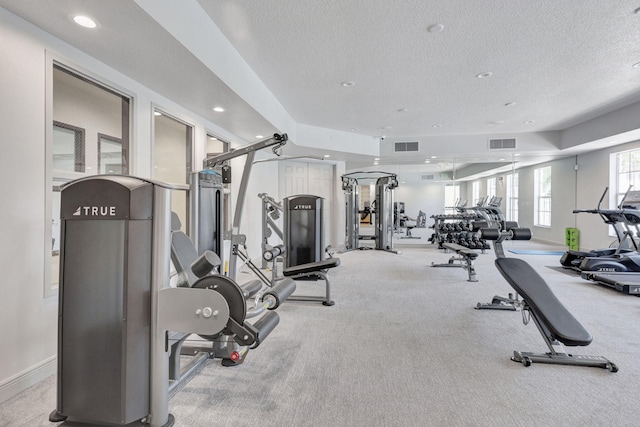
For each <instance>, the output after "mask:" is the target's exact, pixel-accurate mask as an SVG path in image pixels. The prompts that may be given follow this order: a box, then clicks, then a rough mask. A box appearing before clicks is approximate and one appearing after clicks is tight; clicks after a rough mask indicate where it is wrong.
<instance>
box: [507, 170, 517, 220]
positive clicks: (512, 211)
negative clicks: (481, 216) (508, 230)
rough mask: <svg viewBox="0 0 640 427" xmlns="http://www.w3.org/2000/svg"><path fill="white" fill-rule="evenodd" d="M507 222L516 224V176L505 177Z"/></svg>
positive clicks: (515, 174)
mask: <svg viewBox="0 0 640 427" xmlns="http://www.w3.org/2000/svg"><path fill="white" fill-rule="evenodd" d="M506 216H507V221H516V222H518V174H517V173H513V174H511V175H507V215H506Z"/></svg>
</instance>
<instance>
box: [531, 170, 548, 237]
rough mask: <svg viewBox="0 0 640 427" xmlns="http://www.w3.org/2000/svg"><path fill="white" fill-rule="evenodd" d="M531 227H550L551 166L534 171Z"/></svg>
mask: <svg viewBox="0 0 640 427" xmlns="http://www.w3.org/2000/svg"><path fill="white" fill-rule="evenodd" d="M533 204H534V206H533V209H534V211H533V225H536V226H539V227H551V166H547V167H544V168H540V169H535V170H534V176H533Z"/></svg>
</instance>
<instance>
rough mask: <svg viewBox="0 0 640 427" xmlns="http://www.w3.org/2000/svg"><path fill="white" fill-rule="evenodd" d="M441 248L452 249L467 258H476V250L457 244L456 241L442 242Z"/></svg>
mask: <svg viewBox="0 0 640 427" xmlns="http://www.w3.org/2000/svg"><path fill="white" fill-rule="evenodd" d="M442 247H443V248H446V249H449V250H450V251H454V252H455V253H457V254H460V255H464V256H465V257H467V258H469V259H476V258H478V252H475V251H474V250H472V249H469V248H467V247H464V246H462V245H458V244H457V243H447V242H445V243H443V244H442Z"/></svg>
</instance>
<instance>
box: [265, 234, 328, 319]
mask: <svg viewBox="0 0 640 427" xmlns="http://www.w3.org/2000/svg"><path fill="white" fill-rule="evenodd" d="M327 249H328V248H327ZM286 250H287V249H286V247H285V246H284V245H277V246H273V247H268V248H267V249H266V250H265V251H264V252H263V253H262V257H263V258H264V260H265V261H271V262H273V271H274V272H275V271H277V268H276V259H277V257H278V256H280V255H284V254H285V253H286ZM329 255H330V256H331V253H329ZM339 265H340V258H327V259H324V260H322V261H317V262H309V263H305V264H300V265H295V266H291V267H287V268H285V269H283V270H282V275H283V276H284V278H280V279H278V278H276V277H274V278H273V279H272V281H273V282H274V283H275V282H276V281H280V282H281V281H283V280H296V279H301V280H318V279H320V280H324V282H325V295H324V296H302V295H291V296H289V297H288V298H287V300H289V301H311V302H321V303H322V304H323V305H326V306H332V305H334V304H335V302H333V301H331V284H330V283H329V277H328V276H327V272H328V270H329V269H331V268H335V267H337V266H339Z"/></svg>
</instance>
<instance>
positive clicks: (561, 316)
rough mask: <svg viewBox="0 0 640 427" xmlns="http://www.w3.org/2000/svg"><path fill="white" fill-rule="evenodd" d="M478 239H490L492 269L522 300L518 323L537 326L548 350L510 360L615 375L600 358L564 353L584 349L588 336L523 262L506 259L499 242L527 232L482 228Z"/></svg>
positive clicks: (522, 236) (517, 353)
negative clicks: (572, 366)
mask: <svg viewBox="0 0 640 427" xmlns="http://www.w3.org/2000/svg"><path fill="white" fill-rule="evenodd" d="M481 233H482V237H483V238H485V239H487V240H494V241H495V242H494V246H493V247H494V250H495V253H496V261H495V264H496V267H497V268H498V271H499V272H500V274H502V276H503V277H504V278H505V279H506V280H507V282H509V284H510V285H511V286H512V287H513V289H515V291H516V292H517V293H518V294H519V295H520V296H521V297H522V320H523V322H524V324H525V325H526V324H528V323H529V321H530V319H533V321H534V323H535V324H536V326H537V327H538V330H539V331H540V334H541V335H542V338H543V339H544V341H545V342H546V344H547V346H548V347H549V352H548V353H529V352H521V351H514V352H513V356H512V357H511V360H513V361H514V362H520V363H522V364H523V365H524V366H530V365H531V363H533V362H536V363H553V364H559V365H576V366H591V367H596V368H604V369H608V370H609V371H610V372H617V371H618V367H617V366H616V365H615V364H614V363H613V362H611V361H610V360H608V359H606V358H604V357H602V356H583V355H572V354H569V353H567V352H566V350H565V348H564V346H563V344H564V345H567V346H571V347H576V346H587V345H589V344H590V343H591V341H592V340H593V338H592V337H591V334H590V333H589V332H588V331H587V330H586V329H585V328H584V327H583V326H582V325H581V324H580V322H578V321H577V320H576V318H575V317H573V315H572V314H571V313H570V312H569V310H567V309H566V308H565V306H564V305H562V303H561V302H560V301H559V300H558V298H556V296H555V295H554V294H553V292H552V291H551V289H550V288H549V286H548V285H547V283H546V282H545V281H544V279H543V278H542V277H540V275H539V274H538V273H537V272H536V271H535V270H534V269H533V268H532V267H531V266H530V265H529V264H527V263H526V262H525V261H523V260H521V259H518V258H506V257H505V255H504V250H503V248H502V241H504V240H506V239H511V240H529V239H531V230H529V229H527V228H513V229H511V230H509V231H500V230H498V229H496V228H483V229H482V230H481Z"/></svg>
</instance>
